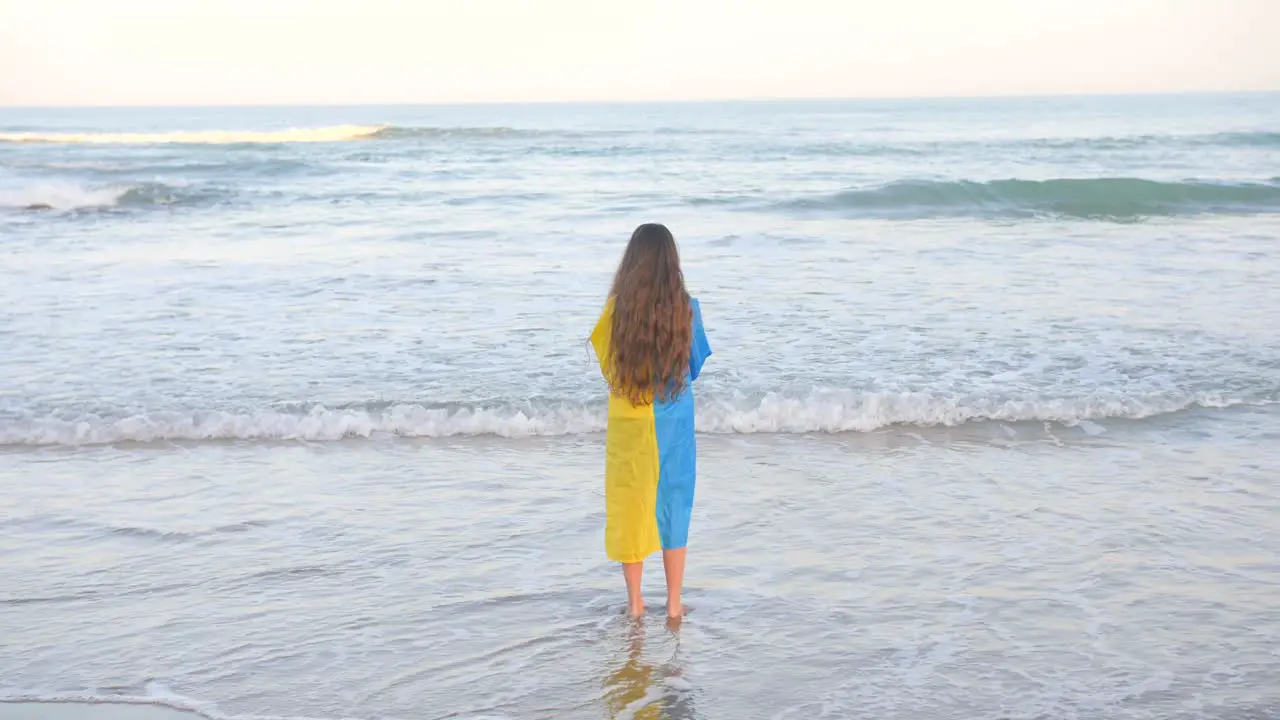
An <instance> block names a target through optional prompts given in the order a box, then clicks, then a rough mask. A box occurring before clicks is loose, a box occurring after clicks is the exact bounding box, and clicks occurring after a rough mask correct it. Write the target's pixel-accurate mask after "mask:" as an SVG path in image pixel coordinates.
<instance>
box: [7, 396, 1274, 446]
mask: <svg viewBox="0 0 1280 720" xmlns="http://www.w3.org/2000/svg"><path fill="white" fill-rule="evenodd" d="M1275 402H1280V397H1275V396H1266V397H1260V398H1245V397H1230V396H1225V395H1221V394H1213V393H1197V394H1188V395H1180V396H1178V395H1168V396H1156V395H1153V396H1148V397H1136V396H1122V395H1094V396H1083V397H1063V398H1027V399H1000V400H997V399H981V398H976V399H975V398H969V399H966V398H959V397H949V396H944V395H935V394H928V393H889V392H882V393H862V392H857V391H852V390H816V391H812V392H810V393H807V394H803V395H786V394H779V393H769V394H765V395H760V396H752V397H747V396H733V397H715V396H708V397H704V398H701V399H700V400H699V408H698V419H697V427H698V430H699V431H700V432H704V433H721V434H725V433H742V434H755V433H775V434H804V433H843V432H868V431H872V430H876V429H879V428H883V427H888V426H893V425H908V426H911V425H913V426H920V427H931V426H944V427H952V426H958V425H963V424H966V423H972V422H988V421H999V422H1028V421H1034V422H1051V423H1058V424H1061V425H1066V426H1075V425H1080V424H1081V423H1086V422H1093V421H1100V420H1106V419H1108V418H1116V419H1141V418H1148V417H1153V416H1157V415H1165V414H1169V413H1176V412H1181V411H1184V410H1189V409H1193V408H1225V407H1232V406H1236V405H1265V404H1272V403H1275ZM605 423H606V410H605V407H604V405H603V404H584V403H555V402H542V403H520V404H510V405H491V406H472V405H463V404H450V405H437V406H433V405H422V404H416V403H407V404H378V405H370V406H352V407H345V408H326V407H323V406H314V407H310V408H297V409H289V410H264V411H260V412H247V413H235V412H196V413H178V412H160V413H153V414H147V415H133V416H129V417H120V418H108V417H101V416H96V415H87V416H81V417H77V418H74V419H68V418H62V417H44V418H21V417H20V418H11V419H5V420H0V445H95V444H111V443H121V442H153V441H161V440H176V441H202V440H308V441H331V440H341V439H344V438H368V437H372V436H375V435H392V436H400V437H428V438H443V437H457V436H497V437H505V438H522V437H535V436H554V435H579V434H587V433H596V432H601V431H603V430H604V429H605Z"/></svg>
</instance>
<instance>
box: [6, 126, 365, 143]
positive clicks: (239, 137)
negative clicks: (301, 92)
mask: <svg viewBox="0 0 1280 720" xmlns="http://www.w3.org/2000/svg"><path fill="white" fill-rule="evenodd" d="M382 129H383V128H382V126H380V125H334V126H330V127H315V128H292V129H289V130H265V131H263V130H193V131H179V132H160V133H109V132H91V133H59V132H7V133H0V142H12V143H78V144H91V145H155V144H173V143H180V144H195V145H228V144H235V143H305V142H313V143H314V142H341V141H344V140H356V139H359V138H363V137H369V136H371V135H373V134H375V133H377V132H378V131H380V130H382Z"/></svg>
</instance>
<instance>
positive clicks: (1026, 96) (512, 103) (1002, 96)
mask: <svg viewBox="0 0 1280 720" xmlns="http://www.w3.org/2000/svg"><path fill="white" fill-rule="evenodd" d="M1276 94H1280V87H1277V88H1269V89H1249V90H1203V89H1202V90H1156V91H1115V92H1062V93H996V94H985V95H984V94H978V95H970V94H955V95H945V94H944V95H850V96H837V95H814V96H776V97H763V96H762V97H750V96H743V97H725V98H667V99H651V98H641V99H608V100H588V99H581V100H562V99H557V100H460V101H395V102H332V103H326V102H319V103H317V102H300V103H275V102H267V103H176V104H174V103H168V104H166V103H124V104H90V105H77V104H56V105H25V104H7V103H0V110H130V109H137V110H147V109H153V110H168V109H180V108H235V109H250V108H357V107H364V108H368V107H519V106H543V105H546V106H554V105H713V104H765V103H787V102H819V103H821V102H884V101H930V100H958V101H965V100H1060V99H1071V98H1079V99H1089V98H1121V97H1144V98H1160V97H1188V96H1197V95H1202V96H1230V95H1276Z"/></svg>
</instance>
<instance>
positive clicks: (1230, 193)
mask: <svg viewBox="0 0 1280 720" xmlns="http://www.w3.org/2000/svg"><path fill="white" fill-rule="evenodd" d="M775 207H778V208H780V209H782V210H786V211H801V212H832V213H837V214H843V215H850V216H873V217H874V216H888V217H927V216H936V215H956V216H980V217H981V216H995V217H1000V216H1012V217H1029V216H1061V217H1069V218H1087V219H1106V218H1115V219H1128V218H1138V217H1143V216H1158V215H1186V214H1204V213H1242V212H1243V213H1272V212H1280V183H1277V182H1275V180H1274V179H1273V180H1270V181H1264V182H1241V183H1212V182H1197V181H1188V182H1160V181H1156V180H1142V179H1137V178H1107V177H1101V178H1062V179H1052V180H1017V179H1011V180H993V181H987V182H977V181H971V180H952V181H929V180H909V181H901V182H894V183H890V184H887V185H881V186H878V187H869V188H861V189H854V190H846V191H843V192H838V193H835V194H832V195H824V196H819V197H810V198H799V199H795V200H789V201H785V202H783V203H780V204H778V205H776V206H775Z"/></svg>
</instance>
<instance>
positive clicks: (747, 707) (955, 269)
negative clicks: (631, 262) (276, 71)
mask: <svg viewBox="0 0 1280 720" xmlns="http://www.w3.org/2000/svg"><path fill="white" fill-rule="evenodd" d="M649 221H654V222H663V223H665V224H667V225H668V226H669V227H671V229H672V230H673V232H674V233H675V235H676V238H677V240H678V242H679V243H680V247H681V252H682V256H683V261H684V268H685V275H686V279H687V282H688V284H689V286H690V289H691V291H692V292H693V293H694V294H695V295H696V296H698V297H699V299H700V300H701V304H702V307H703V314H704V319H705V322H706V325H707V330H708V335H709V338H710V342H711V345H712V347H713V349H714V351H715V355H714V356H713V357H712V358H711V360H710V361H709V363H708V364H707V366H706V368H705V370H704V374H703V377H702V378H701V379H700V380H699V383H698V387H697V393H698V399H697V402H698V421H697V423H698V429H699V431H700V434H699V440H698V442H699V452H700V458H699V471H700V474H699V485H698V498H697V503H696V506H695V509H694V517H693V525H692V533H691V543H690V549H689V567H688V575H687V579H686V583H687V585H686V596H687V602H688V603H689V605H690V606H691V607H692V609H693V611H692V613H691V615H690V616H689V618H688V620H687V621H686V622H685V623H684V625H683V626H682V627H680V628H678V629H676V630H672V629H669V628H667V627H666V626H665V623H664V622H663V621H662V616H661V614H660V613H661V612H662V610H661V603H660V598H661V597H662V595H661V593H662V575H661V569H660V563H659V562H656V558H655V562H652V563H650V565H651V567H649V568H648V570H647V576H646V578H647V579H646V589H647V594H648V595H649V596H650V606H651V608H653V612H655V613H659V614H656V615H654V616H652V617H650V618H647V619H646V620H645V621H644V622H642V623H641V624H639V625H634V624H632V623H631V622H629V621H628V620H627V619H626V618H624V617H623V616H622V610H623V609H624V606H625V596H624V592H623V586H622V578H621V573H620V572H619V571H618V569H617V567H616V566H613V565H611V564H610V563H609V562H608V561H607V559H606V558H605V555H604V545H603V524H604V502H603V478H602V472H603V467H604V457H603V441H604V436H603V429H604V427H605V398H604V388H603V384H602V382H601V380H600V378H599V373H598V370H597V368H596V367H595V364H594V359H593V358H592V355H591V352H590V349H589V346H588V344H587V335H588V334H589V332H590V331H591V328H592V326H593V325H594V322H595V320H596V317H597V316H598V313H599V311H600V308H601V306H602V303H603V301H604V299H605V294H606V292H607V289H608V284H609V280H610V276H611V273H612V271H613V269H614V267H615V265H616V263H617V261H618V259H619V257H620V255H621V251H622V248H623V247H624V245H625V243H626V240H627V238H628V236H629V234H630V232H631V230H632V229H633V228H634V227H635V225H637V224H639V223H641V222H649ZM1277 278H1280V95H1277V94H1254V95H1187V96H1146V97H1096V98H1083V97H1082V98H1041V99H1035V98H1022V99H988V100H961V99H953V100H892V101H891V100H878V101H872V100H864V101H812V102H798V101H797V102H758V103H746V102H744V103H702V104H698V103H690V104H661V105H646V104H632V105H627V104H616V105H527V106H497V105H495V106H459V107H350V108H340V107H324V108H319V107H316V108H169V109H162V108H155V109H57V110H54V109H17V108H3V109H0V561H2V565H0V567H2V568H3V571H2V572H3V580H0V701H18V700H28V701H32V700H34V701H76V702H109V701H121V702H129V703H142V704H158V705H168V706H171V707H178V708H188V709H193V710H196V711H199V712H201V713H203V714H205V715H207V716H208V717H211V718H216V719H219V720H222V719H233V720H254V719H261V718H316V719H324V720H336V719H338V718H357V719H361V720H373V719H374V718H402V719H410V718H415V719H416V718H460V719H461V718H465V719H470V720H480V719H482V718H484V719H491V720H492V719H498V718H501V719H511V720H514V719H525V718H566V719H575V718H639V719H644V718H671V719H676V718H680V719H686V720H692V719H693V718H704V719H705V718H710V719H715V718H729V719H734V720H738V719H750V718H770V719H775V720H800V719H808V718H855V717H856V718H876V720H896V719H899V718H900V719H902V720H950V719H952V718H975V719H977V718H991V719H996V718H1001V719H1007V720H1057V719H1063V720H1076V719H1080V720H1084V719H1094V718H1099V719H1112V718H1114V719H1117V720H1120V719H1124V720H1129V719H1134V720H1136V719H1155V718H1159V719H1162V720H1163V719H1165V718H1169V719H1178V720H1183V719H1185V720H1202V719H1203V720H1255V719H1258V720H1261V719H1264V718H1278V717H1280V485H1277V478H1278V477H1280V280H1277ZM0 709H3V706H2V705H0Z"/></svg>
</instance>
